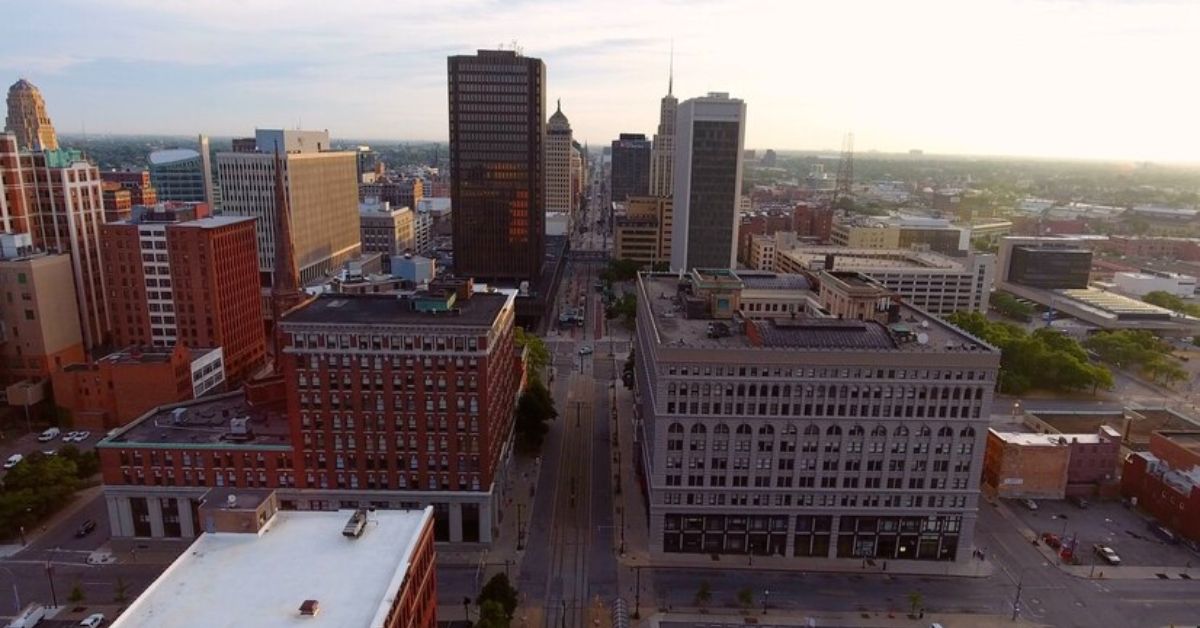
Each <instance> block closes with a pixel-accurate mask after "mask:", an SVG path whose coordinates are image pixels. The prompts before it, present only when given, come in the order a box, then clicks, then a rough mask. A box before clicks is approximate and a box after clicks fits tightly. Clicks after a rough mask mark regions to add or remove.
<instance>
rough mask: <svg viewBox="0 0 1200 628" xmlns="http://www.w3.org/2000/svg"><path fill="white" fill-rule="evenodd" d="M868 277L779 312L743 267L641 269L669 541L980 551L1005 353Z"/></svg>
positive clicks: (736, 548)
mask: <svg viewBox="0 0 1200 628" xmlns="http://www.w3.org/2000/svg"><path fill="white" fill-rule="evenodd" d="M851 275H852V274H849V273H847V274H842V275H840V276H831V277H828V278H823V279H822V286H821V289H822V294H821V295H820V296H818V295H817V294H816V293H813V292H812V291H811V290H808V291H807V295H806V297H805V298H804V300H803V301H802V303H803V304H804V309H803V310H802V311H797V309H798V308H796V307H793V308H788V307H779V306H776V309H775V310H774V311H773V312H770V313H765V315H764V316H762V317H750V316H745V315H743V314H742V311H743V310H742V309H741V308H740V307H739V304H740V303H741V300H742V299H743V296H744V295H745V293H746V292H745V290H746V284H745V282H744V281H743V280H742V278H741V275H740V273H735V272H733V271H729V270H703V269H697V270H694V271H692V272H691V273H690V274H688V275H687V276H686V277H685V279H684V280H682V281H681V280H680V278H679V276H678V275H674V274H646V273H643V274H641V275H640V276H639V278H638V284H637V290H638V293H637V296H638V321H637V340H636V343H637V344H636V347H635V352H636V356H637V361H636V362H637V364H636V368H635V380H636V398H637V400H638V405H637V409H636V412H635V417H634V429H635V432H636V434H637V439H636V440H637V443H638V444H639V447H640V451H639V456H640V459H639V463H640V465H641V468H642V469H644V471H645V476H646V484H647V490H648V501H649V539H650V549H651V553H652V556H656V555H662V554H672V553H690V554H708V555H711V554H716V555H721V554H726V555H728V554H735V555H736V554H741V555H745V554H751V555H758V556H782V557H793V558H794V557H820V558H847V559H853V560H855V561H858V560H862V559H866V558H881V559H887V560H909V559H912V560H935V561H936V560H945V561H950V560H965V559H967V558H969V557H970V555H971V552H970V550H971V548H972V543H973V535H974V528H975V520H976V510H977V501H978V494H979V477H980V470H981V467H982V462H983V449H984V447H983V445H984V435H985V433H986V430H987V424H988V420H989V417H990V415H991V404H992V394H993V389H994V387H995V381H996V373H997V369H998V366H999V357H1000V356H999V352H998V351H997V350H996V349H994V348H993V347H990V346H988V345H986V344H985V343H983V342H981V341H979V340H978V339H976V338H973V337H971V336H969V335H967V334H965V333H963V332H962V331H960V330H958V329H957V328H954V327H952V326H950V325H947V324H946V323H944V322H942V321H941V320H939V319H937V318H935V317H933V316H930V315H929V314H928V313H926V312H923V311H921V310H919V309H915V308H913V307H911V306H909V305H907V304H905V303H902V302H897V301H896V300H895V299H894V296H893V295H892V293H891V291H889V290H887V289H885V288H883V287H882V286H879V285H878V284H877V283H874V282H872V281H871V280H870V279H868V278H866V277H863V276H861V275H854V276H851ZM777 280H779V278H778V277H777ZM754 283H755V281H754V280H752V281H751V282H750V284H751V285H752V286H753V284H754ZM826 284H828V288H827V287H826ZM759 289H764V290H770V288H769V285H768V286H760V288H759ZM826 291H828V296H827V295H826ZM784 292H785V293H788V292H792V293H795V294H793V295H792V296H788V297H787V299H793V300H795V299H796V297H797V296H798V295H799V294H800V293H802V292H805V291H803V290H798V289H797V287H796V286H790V287H787V288H785V290H784ZM834 295H836V298H834ZM795 302H796V303H797V305H798V304H799V303H801V301H798V300H796V301H795ZM810 304H811V305H810ZM814 305H815V307H814ZM834 312H837V313H836V314H835V313H834ZM839 314H840V317H839ZM857 316H861V317H863V318H862V319H859V318H857Z"/></svg>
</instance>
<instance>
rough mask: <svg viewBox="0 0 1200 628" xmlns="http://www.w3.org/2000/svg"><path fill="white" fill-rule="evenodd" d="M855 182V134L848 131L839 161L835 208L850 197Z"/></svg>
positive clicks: (843, 140) (834, 190) (834, 194)
mask: <svg viewBox="0 0 1200 628" xmlns="http://www.w3.org/2000/svg"><path fill="white" fill-rule="evenodd" d="M853 184H854V134H853V133H847V134H846V137H845V138H843V139H842V160H841V161H840V162H839V163H838V171H837V185H836V187H835V188H834V189H833V203H832V205H833V208H834V209H837V206H838V202H839V201H841V200H842V199H849V198H850V197H851V196H853V194H852V193H851V192H850V187H851V186H852V185H853Z"/></svg>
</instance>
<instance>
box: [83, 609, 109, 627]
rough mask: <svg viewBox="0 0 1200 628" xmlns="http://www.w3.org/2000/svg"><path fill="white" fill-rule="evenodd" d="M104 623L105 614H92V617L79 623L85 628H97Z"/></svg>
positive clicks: (89, 616)
mask: <svg viewBox="0 0 1200 628" xmlns="http://www.w3.org/2000/svg"><path fill="white" fill-rule="evenodd" d="M103 623H104V613H92V614H91V615H88V616H87V617H84V618H83V621H81V622H79V625H80V626H83V627H84V628H96V627H97V626H99V625H100V624H103Z"/></svg>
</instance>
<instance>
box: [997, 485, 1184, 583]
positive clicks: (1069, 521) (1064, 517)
mask: <svg viewBox="0 0 1200 628" xmlns="http://www.w3.org/2000/svg"><path fill="white" fill-rule="evenodd" d="M1036 501H1037V505H1038V509H1037V510H1036V511H1031V510H1029V509H1027V508H1025V507H1024V506H1022V505H1021V504H1019V503H1017V502H1015V501H1010V502H1008V506H1009V508H1010V509H1012V511H1013V512H1014V513H1016V514H1017V516H1018V517H1020V518H1021V520H1022V521H1024V522H1025V523H1026V525H1028V526H1029V527H1030V528H1032V529H1033V530H1034V531H1036V532H1037V533H1038V535H1039V536H1040V535H1041V534H1042V533H1043V532H1050V533H1053V534H1057V535H1062V534H1063V531H1064V529H1065V530H1066V537H1067V538H1070V537H1071V536H1072V535H1076V534H1077V535H1078V539H1079V548H1080V549H1079V557H1080V560H1081V561H1082V564H1085V565H1086V564H1089V563H1090V562H1091V559H1092V554H1091V552H1092V550H1091V548H1092V545H1094V544H1096V543H1102V544H1104V545H1108V546H1109V547H1111V548H1113V550H1115V551H1116V552H1117V554H1118V555H1119V556H1120V557H1121V563H1122V564H1123V565H1131V566H1146V567H1156V566H1170V567H1182V568H1187V567H1192V566H1195V567H1200V556H1197V555H1196V554H1195V553H1193V552H1192V550H1190V549H1188V547H1187V546H1185V545H1183V544H1177V545H1170V544H1168V543H1166V542H1165V541H1163V540H1161V539H1159V538H1158V537H1157V536H1155V535H1154V533H1153V532H1151V531H1150V527H1149V525H1148V523H1147V522H1148V521H1149V519H1148V518H1147V517H1146V516H1144V515H1142V514H1141V513H1139V512H1137V511H1134V510H1131V509H1129V508H1126V507H1124V506H1123V505H1121V503H1120V502H1110V501H1106V502H1092V503H1091V504H1090V506H1089V507H1088V508H1087V509H1086V510H1081V509H1080V508H1077V507H1076V506H1075V505H1074V504H1071V503H1070V502H1067V501H1063V500H1036ZM1196 575H1197V577H1200V569H1198V570H1197V574H1196Z"/></svg>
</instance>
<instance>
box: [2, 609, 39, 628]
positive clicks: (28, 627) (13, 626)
mask: <svg viewBox="0 0 1200 628" xmlns="http://www.w3.org/2000/svg"><path fill="white" fill-rule="evenodd" d="M45 617H46V607H45V606H42V605H41V604H30V605H29V606H26V607H25V609H24V610H22V611H21V613H20V614H19V615H17V616H16V617H14V618H13V620H12V621H11V622H9V623H8V628H33V627H34V626H36V625H38V624H39V623H40V622H41V621H42V619H44V618H45Z"/></svg>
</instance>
